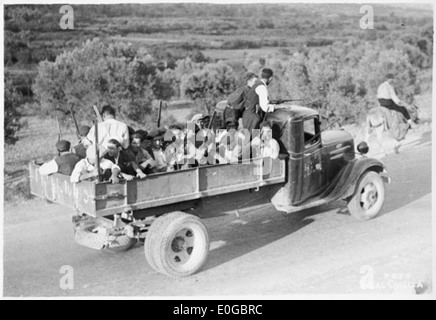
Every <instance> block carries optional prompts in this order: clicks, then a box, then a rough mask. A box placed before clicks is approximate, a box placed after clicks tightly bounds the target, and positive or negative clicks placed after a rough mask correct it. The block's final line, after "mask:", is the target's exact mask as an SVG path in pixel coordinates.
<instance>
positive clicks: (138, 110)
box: [33, 39, 174, 121]
mask: <svg viewBox="0 0 436 320" xmlns="http://www.w3.org/2000/svg"><path fill="white" fill-rule="evenodd" d="M157 64H158V62H157V61H156V60H155V59H154V58H153V57H152V56H151V55H149V54H148V52H147V51H145V50H144V49H141V48H140V49H135V48H134V47H132V46H129V45H127V44H125V43H103V42H102V41H100V40H98V39H95V40H93V41H87V42H86V43H84V44H83V45H82V46H81V47H80V48H76V49H74V50H73V51H71V52H65V53H63V54H61V55H59V56H58V57H57V58H56V61H55V62H49V61H43V62H41V63H40V64H39V67H38V75H37V77H36V80H35V84H34V86H33V91H34V93H35V96H36V98H37V100H38V101H39V102H40V104H41V108H42V111H43V112H45V113H50V112H52V111H53V110H55V109H56V108H59V107H60V108H63V109H67V108H68V107H69V106H72V107H73V108H74V109H75V110H76V112H77V113H78V114H79V115H81V116H83V117H87V118H93V117H94V114H93V110H92V108H91V106H92V105H94V104H95V105H98V106H101V105H102V104H106V103H108V104H111V105H113V106H114V107H116V108H118V109H119V112H120V113H121V118H128V119H130V120H131V121H141V119H146V117H147V115H148V114H149V113H150V109H151V107H152V102H153V100H155V99H157V98H163V97H164V98H167V99H169V98H170V97H171V96H172V94H173V93H174V92H173V91H168V90H167V91H164V90H163V89H162V88H161V86H165V85H167V83H169V82H171V81H172V80H171V79H169V78H168V77H169V74H168V75H166V77H164V78H160V77H159V72H158V70H157Z"/></svg>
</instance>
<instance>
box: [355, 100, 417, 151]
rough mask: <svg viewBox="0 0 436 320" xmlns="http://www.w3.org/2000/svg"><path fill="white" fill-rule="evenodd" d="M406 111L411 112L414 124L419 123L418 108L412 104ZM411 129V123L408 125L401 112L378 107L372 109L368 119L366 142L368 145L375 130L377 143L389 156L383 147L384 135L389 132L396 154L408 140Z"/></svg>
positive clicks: (365, 133) (365, 134)
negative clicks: (406, 139) (405, 140)
mask: <svg viewBox="0 0 436 320" xmlns="http://www.w3.org/2000/svg"><path fill="white" fill-rule="evenodd" d="M406 109H407V110H408V111H409V114H410V118H411V120H412V121H413V122H414V123H418V109H419V108H418V106H417V105H416V104H412V105H408V106H406ZM409 129H410V125H409V123H407V120H406V118H405V117H404V116H403V115H402V114H401V113H400V112H398V111H394V110H389V109H387V108H385V107H381V106H378V107H375V108H372V109H370V110H369V113H368V115H367V117H366V122H365V129H364V141H365V142H367V143H368V140H369V136H370V134H371V132H372V130H375V132H376V137H377V143H378V145H379V146H380V148H381V149H382V150H383V152H384V154H385V155H387V152H386V150H385V149H384V148H383V145H382V138H383V133H384V132H387V133H388V134H389V136H390V137H391V138H393V139H394V140H395V145H394V151H395V153H399V152H400V151H399V149H400V147H401V144H402V143H403V141H404V139H405V138H406V135H407V132H408V131H409Z"/></svg>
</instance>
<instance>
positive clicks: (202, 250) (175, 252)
mask: <svg viewBox="0 0 436 320" xmlns="http://www.w3.org/2000/svg"><path fill="white" fill-rule="evenodd" d="M144 247H145V256H146V258H147V261H148V263H149V264H150V266H151V267H152V268H153V269H155V270H156V271H158V272H160V273H163V274H166V275H168V276H170V277H174V278H180V277H186V276H190V275H192V274H194V273H196V272H197V271H198V270H200V269H201V267H202V266H203V265H204V263H205V262H206V259H207V256H208V254H209V235H208V232H207V229H206V227H205V226H204V224H203V222H202V221H201V220H200V219H199V218H198V217H196V216H193V215H190V214H186V213H183V212H173V213H170V214H167V215H164V216H162V217H160V218H158V219H157V220H156V221H155V222H153V224H152V225H151V226H150V229H149V231H148V233H147V236H146V239H145V243H144Z"/></svg>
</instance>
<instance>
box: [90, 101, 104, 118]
mask: <svg viewBox="0 0 436 320" xmlns="http://www.w3.org/2000/svg"><path fill="white" fill-rule="evenodd" d="M92 108H93V109H94V112H95V115H96V116H97V119H98V122H103V118H102V117H101V114H100V111H98V108H97V106H96V105H95V104H94V105H93V106H92Z"/></svg>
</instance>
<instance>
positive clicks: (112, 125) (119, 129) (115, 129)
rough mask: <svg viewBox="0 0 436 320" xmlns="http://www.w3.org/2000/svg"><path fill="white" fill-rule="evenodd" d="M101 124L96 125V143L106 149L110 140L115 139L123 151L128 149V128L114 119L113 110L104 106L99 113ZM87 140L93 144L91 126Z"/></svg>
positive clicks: (93, 128) (93, 129)
mask: <svg viewBox="0 0 436 320" xmlns="http://www.w3.org/2000/svg"><path fill="white" fill-rule="evenodd" d="M101 115H102V117H103V122H100V123H99V124H98V140H99V141H98V143H99V144H100V145H102V146H103V147H104V148H107V143H108V141H109V140H110V139H117V140H118V141H119V142H120V144H121V146H122V147H123V149H127V148H128V147H129V143H130V141H129V128H128V127H127V125H126V124H125V123H123V122H121V121H118V120H116V119H115V109H114V108H113V107H112V106H110V105H105V106H104V107H103V109H102V111H101ZM87 138H88V140H89V141H91V143H93V144H94V140H95V126H92V128H91V130H90V131H89V133H88V136H87Z"/></svg>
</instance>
